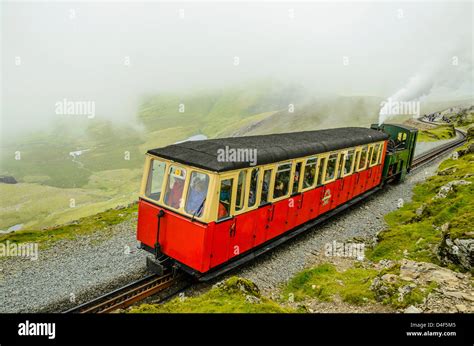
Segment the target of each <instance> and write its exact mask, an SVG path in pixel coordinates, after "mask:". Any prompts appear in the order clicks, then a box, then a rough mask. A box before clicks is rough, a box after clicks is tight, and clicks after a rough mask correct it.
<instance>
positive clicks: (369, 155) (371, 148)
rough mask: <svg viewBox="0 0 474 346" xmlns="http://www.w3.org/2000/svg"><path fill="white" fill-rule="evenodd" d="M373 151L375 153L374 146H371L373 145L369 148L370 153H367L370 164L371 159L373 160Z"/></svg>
mask: <svg viewBox="0 0 474 346" xmlns="http://www.w3.org/2000/svg"><path fill="white" fill-rule="evenodd" d="M373 153H374V147H373V146H371V147H370V148H369V153H368V154H367V163H368V165H370V162H371V160H372V156H373V155H372V154H373Z"/></svg>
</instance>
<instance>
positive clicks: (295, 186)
mask: <svg viewBox="0 0 474 346" xmlns="http://www.w3.org/2000/svg"><path fill="white" fill-rule="evenodd" d="M302 165H303V163H302V162H298V163H297V164H296V167H295V176H294V179H293V190H292V192H291V193H297V192H298V186H299V184H300V175H301V166H302Z"/></svg>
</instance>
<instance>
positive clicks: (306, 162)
mask: <svg viewBox="0 0 474 346" xmlns="http://www.w3.org/2000/svg"><path fill="white" fill-rule="evenodd" d="M311 159H316V164H315V170H316V171H315V172H314V180H313V183H312V184H311V186H308V187H306V188H303V180H304V176H305V174H306V166H307V164H308V160H311ZM318 169H319V155H313V156H309V157H307V158H306V159H305V160H304V166H303V173H302V176H303V179H301V185H300V191H301V192H306V191H309V190H311V189H314V188H315V187H316V184H317V183H318Z"/></svg>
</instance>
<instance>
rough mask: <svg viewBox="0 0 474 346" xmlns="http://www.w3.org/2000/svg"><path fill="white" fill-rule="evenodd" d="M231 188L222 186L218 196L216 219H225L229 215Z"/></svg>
mask: <svg viewBox="0 0 474 346" xmlns="http://www.w3.org/2000/svg"><path fill="white" fill-rule="evenodd" d="M231 188H232V187H231V186H222V188H221V192H220V195H219V210H218V215H217V218H218V219H222V218H225V217H227V216H229V215H230V189H231Z"/></svg>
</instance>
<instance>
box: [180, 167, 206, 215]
mask: <svg viewBox="0 0 474 346" xmlns="http://www.w3.org/2000/svg"><path fill="white" fill-rule="evenodd" d="M188 171H189V178H188V177H186V180H188V184H186V183H185V184H184V186H185V187H186V186H187V189H186V191H183V200H184V204H183V214H185V215H188V216H191V217H192V218H194V219H198V220H199V219H201V218H202V217H203V215H204V212H205V210H206V208H207V207H208V201H209V195H210V193H209V192H210V189H211V175H210V174H209V173H206V172H202V171H199V170H195V169H188ZM193 173H199V174H205V175H207V192H206V196H205V197H204V200H205V202H204V208H203V209H202V212H201V216H197V215H193V214H190V213H188V212H187V211H186V204H187V203H188V194H189V186H190V184H191V176H192V175H193ZM184 192H186V193H184Z"/></svg>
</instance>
